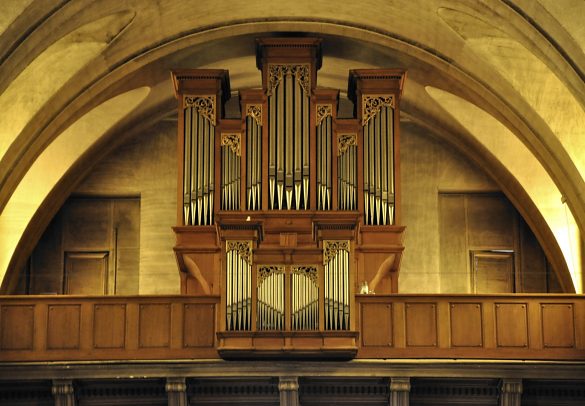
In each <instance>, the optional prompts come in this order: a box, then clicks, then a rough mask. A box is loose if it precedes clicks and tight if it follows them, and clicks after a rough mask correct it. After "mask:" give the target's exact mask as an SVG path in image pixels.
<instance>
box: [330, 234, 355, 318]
mask: <svg viewBox="0 0 585 406" xmlns="http://www.w3.org/2000/svg"><path fill="white" fill-rule="evenodd" d="M324 267H325V287H326V290H325V329H326V330H347V329H349V297H350V296H349V289H350V279H349V241H324Z"/></svg>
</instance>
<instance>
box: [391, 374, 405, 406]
mask: <svg viewBox="0 0 585 406" xmlns="http://www.w3.org/2000/svg"><path fill="white" fill-rule="evenodd" d="M409 395H410V378H402V377H400V378H390V406H408V404H409Z"/></svg>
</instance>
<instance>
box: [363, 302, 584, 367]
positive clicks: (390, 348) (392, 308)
mask: <svg viewBox="0 0 585 406" xmlns="http://www.w3.org/2000/svg"><path fill="white" fill-rule="evenodd" d="M356 302H357V304H358V317H359V320H358V322H357V325H358V326H360V328H359V330H360V332H361V336H360V342H359V351H358V355H357V357H358V358H473V359H534V360H536V359H539V360H543V359H564V360H568V359H579V360H585V296H579V295H490V296H487V295H486V296H484V295H449V296H446V295H384V296H372V295H357V296H356Z"/></svg>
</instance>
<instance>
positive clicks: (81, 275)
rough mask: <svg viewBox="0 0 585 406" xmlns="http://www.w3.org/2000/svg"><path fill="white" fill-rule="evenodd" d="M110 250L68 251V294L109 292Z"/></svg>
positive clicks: (66, 264) (101, 293) (66, 255)
mask: <svg viewBox="0 0 585 406" xmlns="http://www.w3.org/2000/svg"><path fill="white" fill-rule="evenodd" d="M108 254H109V253H108V252H66V253H65V289H64V293H65V294H67V295H103V294H105V293H106V292H107V279H108Z"/></svg>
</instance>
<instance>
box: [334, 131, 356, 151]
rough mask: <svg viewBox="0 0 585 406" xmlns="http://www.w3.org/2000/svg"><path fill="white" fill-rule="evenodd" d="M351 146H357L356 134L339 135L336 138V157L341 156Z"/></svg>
mask: <svg viewBox="0 0 585 406" xmlns="http://www.w3.org/2000/svg"><path fill="white" fill-rule="evenodd" d="M351 146H357V134H339V135H338V136H337V155H338V156H341V155H343V154H345V153H346V152H347V149H348V148H349V147H351Z"/></svg>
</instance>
